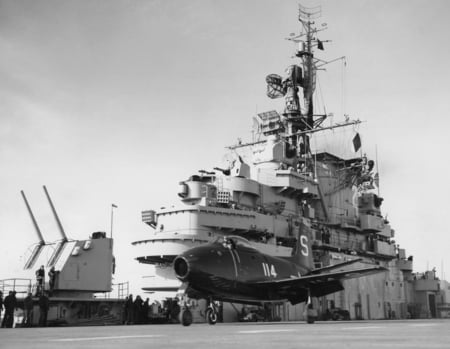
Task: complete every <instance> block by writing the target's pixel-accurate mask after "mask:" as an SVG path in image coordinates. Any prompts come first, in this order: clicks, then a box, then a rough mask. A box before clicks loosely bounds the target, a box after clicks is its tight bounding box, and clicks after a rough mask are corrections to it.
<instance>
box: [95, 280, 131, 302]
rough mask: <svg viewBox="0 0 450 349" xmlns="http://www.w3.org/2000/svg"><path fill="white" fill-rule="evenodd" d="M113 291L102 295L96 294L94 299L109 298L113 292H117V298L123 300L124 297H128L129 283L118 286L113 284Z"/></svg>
mask: <svg viewBox="0 0 450 349" xmlns="http://www.w3.org/2000/svg"><path fill="white" fill-rule="evenodd" d="M112 286H113V290H114V291H111V292H102V293H96V294H95V298H111V295H112V294H113V293H115V292H117V298H119V299H124V298H125V297H128V295H129V292H130V283H129V281H127V282H120V283H118V284H113V285H112Z"/></svg>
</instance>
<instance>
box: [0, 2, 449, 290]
mask: <svg viewBox="0 0 450 349" xmlns="http://www.w3.org/2000/svg"><path fill="white" fill-rule="evenodd" d="M302 4H303V5H305V6H309V7H312V6H318V5H320V6H321V7H322V17H321V18H320V19H318V20H317V24H318V26H319V27H321V28H322V23H326V24H327V30H325V31H322V32H321V33H320V34H319V38H320V39H321V40H324V41H325V40H330V41H326V42H325V51H324V52H323V53H322V52H320V54H319V53H318V56H320V58H322V59H324V60H332V59H334V58H337V57H341V56H345V57H346V58H345V62H346V65H344V64H343V63H342V62H343V61H337V62H336V63H332V64H330V65H328V66H327V67H326V71H321V72H319V84H320V92H321V93H320V95H321V96H322V97H321V100H323V101H324V105H325V107H326V110H325V111H326V112H327V113H333V115H334V116H333V117H332V118H331V121H334V122H340V121H342V120H343V119H344V116H343V115H344V114H346V115H349V116H350V118H353V119H360V120H361V121H363V123H362V124H361V125H360V126H359V128H357V129H353V130H350V133H348V134H345V133H344V136H347V137H350V136H351V132H355V131H358V132H360V134H361V137H362V142H363V150H364V152H365V153H367V155H368V156H369V157H372V158H375V156H376V158H377V159H378V168H379V172H380V177H381V178H380V189H381V192H380V194H381V196H382V197H384V199H385V200H384V203H383V206H382V209H383V214H385V215H387V217H388V219H389V221H390V223H391V225H392V227H393V228H394V229H395V240H396V243H399V244H400V247H401V248H405V249H406V250H407V251H406V253H407V255H414V268H415V271H419V272H421V271H425V270H426V269H427V268H430V269H431V268H433V267H436V269H437V271H438V276H441V275H442V272H444V273H447V274H448V277H447V279H448V278H450V258H449V257H448V253H447V251H448V246H449V245H450V231H449V228H448V224H447V222H446V215H447V214H448V211H449V208H450V204H449V201H448V197H450V185H449V184H448V180H447V178H450V163H449V160H448V156H446V151H447V150H448V149H450V137H449V136H448V129H449V126H450V121H449V115H450V103H449V99H448V98H449V96H450V87H449V81H450V65H449V64H448V62H450V50H449V49H448V33H450V22H449V21H448V19H447V14H448V13H449V10H450V3H449V2H448V1H444V0H443V1H438V0H432V1H425V0H421V1H418V0H396V1H387V0H369V1H363V0H359V1H356V0H343V1H326V0H323V1H309V0H308V1H303V2H302ZM297 9H298V3H297V1H293V0H285V1H275V0H245V1H218V0H210V1H207V0H190V1H182V0H173V1H162V0H161V1H158V0H147V1H143V0H122V1H118V0H109V1H99V0H95V1H83V0H80V1H59V0H58V1H57V0H52V1H51V0H38V1H32V0H28V1H25V0H0V52H1V55H0V279H5V278H11V277H29V278H33V277H34V272H33V271H31V272H30V271H23V265H24V263H25V259H26V257H27V255H28V254H29V253H30V249H31V248H32V247H33V244H34V243H36V242H37V236H36V234H35V232H34V228H33V226H32V223H31V220H30V218H29V216H28V212H27V211H26V207H25V205H24V203H23V201H22V198H21V196H20V190H24V191H25V193H26V195H27V197H28V200H29V202H30V205H31V207H32V209H33V211H34V214H35V216H36V219H37V221H38V224H39V226H40V228H41V231H42V232H43V235H44V237H45V239H46V240H47V241H55V240H57V239H59V238H60V236H59V233H58V228H57V225H56V223H55V221H54V218H53V216H52V213H51V210H50V207H49V205H48V203H47V201H46V198H45V196H44V192H43V190H42V185H46V186H47V188H48V190H49V192H50V195H51V197H52V199H53V202H54V204H55V207H56V210H57V212H58V214H59V217H60V219H61V222H62V225H63V227H64V229H65V232H66V234H67V235H68V236H69V237H70V238H73V239H83V238H88V237H89V235H90V234H91V233H92V232H94V231H106V232H108V234H109V233H110V230H111V227H110V219H111V216H110V214H111V204H112V203H114V204H115V205H117V206H118V207H117V209H115V212H114V225H113V228H114V231H113V235H114V239H115V255H116V259H117V273H116V275H115V282H122V281H127V280H129V281H130V282H131V283H133V282H134V280H136V278H139V277H140V276H142V273H143V272H145V271H143V269H142V266H138V263H137V262H136V261H135V260H134V259H133V258H134V257H135V253H134V251H133V247H132V246H131V242H132V241H135V240H139V239H141V238H145V237H146V236H148V234H149V233H150V232H151V229H150V228H149V227H147V226H146V225H145V224H143V223H142V221H141V211H142V210H148V209H158V208H160V207H162V206H167V205H173V204H177V203H178V197H177V195H176V193H177V190H178V183H179V181H181V180H184V179H186V178H187V177H189V176H190V175H191V174H194V173H196V172H197V171H198V170H200V169H210V168H212V167H214V166H218V165H220V164H221V163H222V160H223V156H224V154H225V147H226V146H227V145H230V144H234V143H236V142H237V139H238V138H241V139H243V140H244V141H247V140H248V141H250V140H251V126H252V117H253V116H255V113H257V112H262V111H267V110H273V109H276V110H281V109H282V101H279V100H278V101H274V100H270V99H268V98H267V97H266V96H265V92H266V85H265V76H266V75H267V74H270V73H277V74H281V75H282V74H283V72H284V69H285V68H286V67H287V66H288V65H291V64H293V63H295V61H294V60H293V59H292V56H293V52H294V47H293V45H292V43H290V42H289V41H287V40H285V38H286V37H288V36H289V34H290V33H292V32H298V31H299V23H298V21H297ZM331 121H326V123H328V122H331ZM332 136H333V135H331V136H329V138H332ZM344 143H345V142H344ZM344 143H342V144H344ZM144 267H145V266H144Z"/></svg>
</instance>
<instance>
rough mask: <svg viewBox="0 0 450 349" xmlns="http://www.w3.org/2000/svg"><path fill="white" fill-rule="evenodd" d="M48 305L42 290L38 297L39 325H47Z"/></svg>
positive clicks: (45, 294) (48, 302)
mask: <svg viewBox="0 0 450 349" xmlns="http://www.w3.org/2000/svg"><path fill="white" fill-rule="evenodd" d="M49 306H50V301H49V299H48V297H47V293H46V292H42V294H41V296H40V297H39V326H41V327H46V326H47V314H48V308H49Z"/></svg>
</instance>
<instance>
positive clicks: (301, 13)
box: [298, 4, 322, 22]
mask: <svg viewBox="0 0 450 349" xmlns="http://www.w3.org/2000/svg"><path fill="white" fill-rule="evenodd" d="M321 16H322V6H316V7H306V6H302V5H300V4H299V5H298V19H299V20H300V21H302V22H303V21H310V20H313V19H317V18H319V17H321Z"/></svg>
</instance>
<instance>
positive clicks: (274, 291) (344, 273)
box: [173, 224, 386, 326]
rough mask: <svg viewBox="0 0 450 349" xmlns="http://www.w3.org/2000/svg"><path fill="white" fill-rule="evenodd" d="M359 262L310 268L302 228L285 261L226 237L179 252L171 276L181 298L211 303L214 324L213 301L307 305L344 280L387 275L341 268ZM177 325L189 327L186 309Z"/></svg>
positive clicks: (338, 288)
mask: <svg viewBox="0 0 450 349" xmlns="http://www.w3.org/2000/svg"><path fill="white" fill-rule="evenodd" d="M302 225H303V224H302ZM358 261H361V259H355V260H352V261H347V262H344V263H340V264H336V265H331V266H327V267H323V268H319V269H314V263H313V256H312V249H311V243H310V239H309V230H308V229H300V232H299V234H298V239H297V244H296V247H295V248H294V249H293V253H292V256H291V257H289V258H284V257H273V256H269V255H266V254H263V253H261V252H259V251H258V250H256V249H255V248H254V247H252V245H251V244H250V243H249V242H248V241H247V240H246V239H244V238H242V237H239V236H229V237H221V238H219V239H217V240H216V241H215V242H213V243H210V244H205V245H202V246H199V247H195V248H192V249H190V250H188V251H186V252H184V253H182V254H181V255H179V256H178V257H176V258H175V260H174V262H173V266H174V270H175V275H176V276H177V278H178V279H179V280H181V281H182V282H183V286H182V289H183V291H184V295H186V296H187V297H189V298H193V299H207V300H208V301H209V306H208V308H207V310H206V318H207V320H208V322H209V323H210V324H215V323H216V322H217V318H218V309H217V305H216V304H215V302H214V301H225V302H232V303H242V304H255V305H262V304H263V303H264V302H273V301H289V302H290V303H292V304H297V303H301V302H305V301H308V300H310V297H322V296H325V295H328V294H331V293H334V292H337V291H341V290H343V286H342V281H343V280H345V279H351V278H356V277H361V276H367V275H370V274H374V273H379V272H382V271H385V270H386V269H385V268H383V267H381V266H370V267H365V268H359V269H350V270H349V269H348V268H347V269H346V270H344V269H343V267H344V266H348V265H350V264H353V263H355V262H358ZM181 322H182V324H183V325H185V326H189V325H190V324H191V323H192V314H191V312H190V310H189V308H188V307H183V311H182V314H181ZM308 322H311V321H308Z"/></svg>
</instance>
